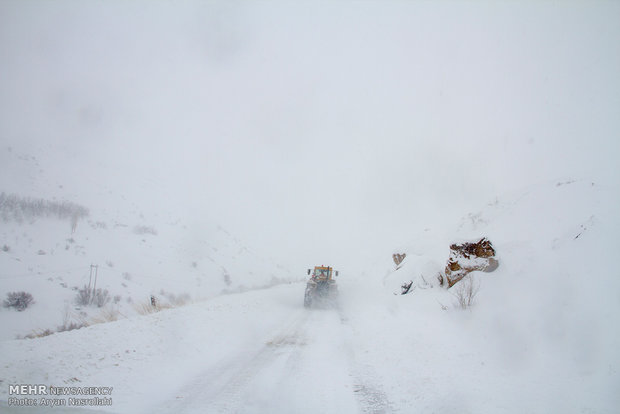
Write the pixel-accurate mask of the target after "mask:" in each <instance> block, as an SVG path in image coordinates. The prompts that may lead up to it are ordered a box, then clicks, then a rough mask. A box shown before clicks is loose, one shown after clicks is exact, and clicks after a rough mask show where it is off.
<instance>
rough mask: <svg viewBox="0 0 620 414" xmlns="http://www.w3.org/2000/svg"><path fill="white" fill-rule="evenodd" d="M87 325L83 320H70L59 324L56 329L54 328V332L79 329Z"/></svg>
mask: <svg viewBox="0 0 620 414" xmlns="http://www.w3.org/2000/svg"><path fill="white" fill-rule="evenodd" d="M87 326H88V324H87V323H86V322H84V321H80V322H75V321H71V322H68V323H64V324H62V325H60V326H59V327H58V329H57V330H56V332H66V331H73V330H75V329H81V328H85V327H87Z"/></svg>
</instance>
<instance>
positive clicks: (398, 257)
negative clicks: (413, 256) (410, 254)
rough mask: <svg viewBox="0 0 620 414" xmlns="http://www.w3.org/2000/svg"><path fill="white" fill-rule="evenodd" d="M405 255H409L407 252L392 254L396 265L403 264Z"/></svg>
mask: <svg viewBox="0 0 620 414" xmlns="http://www.w3.org/2000/svg"><path fill="white" fill-rule="evenodd" d="M405 257H407V253H394V254H393V255H392V259H394V263H396V266H398V265H399V264H401V263H402V262H403V260H405Z"/></svg>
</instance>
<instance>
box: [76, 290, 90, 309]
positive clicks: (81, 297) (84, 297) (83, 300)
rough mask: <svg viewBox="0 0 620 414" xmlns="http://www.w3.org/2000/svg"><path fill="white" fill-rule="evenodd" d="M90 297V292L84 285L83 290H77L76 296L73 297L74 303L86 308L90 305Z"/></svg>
mask: <svg viewBox="0 0 620 414" xmlns="http://www.w3.org/2000/svg"><path fill="white" fill-rule="evenodd" d="M90 296H91V290H90V289H89V288H88V286H86V285H84V287H83V288H81V289H79V290H78V292H77V295H76V297H75V303H77V304H78V305H80V306H88V305H90Z"/></svg>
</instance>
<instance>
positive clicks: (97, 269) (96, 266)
mask: <svg viewBox="0 0 620 414" xmlns="http://www.w3.org/2000/svg"><path fill="white" fill-rule="evenodd" d="M90 267H91V275H92V268H93V267H94V268H95V284H94V285H93V291H92V294H91V295H90V303H93V299H95V290H96V289H97V273H98V271H99V265H90ZM89 286H90V284H89Z"/></svg>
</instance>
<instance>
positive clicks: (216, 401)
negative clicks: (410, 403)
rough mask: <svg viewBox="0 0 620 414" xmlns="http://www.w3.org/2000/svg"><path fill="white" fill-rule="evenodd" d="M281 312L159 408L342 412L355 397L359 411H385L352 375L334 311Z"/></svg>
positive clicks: (349, 352)
mask: <svg viewBox="0 0 620 414" xmlns="http://www.w3.org/2000/svg"><path fill="white" fill-rule="evenodd" d="M285 315H286V317H285V318H284V319H283V321H282V322H283V323H282V325H281V327H278V328H277V329H275V330H273V331H272V332H270V333H269V334H268V335H267V337H268V339H267V340H266V341H264V342H259V343H256V344H255V347H252V348H250V349H247V350H244V352H242V353H241V354H240V355H234V356H233V357H232V358H229V359H224V360H222V361H220V362H218V363H216V364H214V365H213V366H208V367H205V369H204V370H203V371H202V372H201V373H200V374H199V375H198V376H197V377H195V378H188V379H187V380H188V382H187V383H185V384H184V385H183V387H182V388H181V390H180V392H179V393H177V395H175V397H174V399H173V400H169V401H166V402H164V403H163V404H161V406H160V407H159V412H162V413H168V412H231V413H233V412H246V413H291V412H296V413H299V412H321V413H330V412H333V413H336V412H340V413H342V412H355V411H357V402H358V399H359V401H360V402H363V403H364V404H365V408H367V410H365V412H376V411H381V412H386V410H387V408H388V407H387V405H386V404H385V401H384V400H377V398H376V395H375V394H376V393H375V394H373V395H370V392H372V391H371V390H373V388H371V387H370V386H366V385H365V384H362V383H360V382H358V381H357V379H356V378H355V377H354V376H353V374H352V371H351V364H352V353H353V352H354V349H353V348H352V347H351V345H350V344H349V343H348V342H347V339H346V337H345V334H344V329H345V326H344V325H343V319H342V318H341V317H340V313H339V312H338V311H337V310H335V309H331V310H306V309H303V308H301V309H299V310H297V311H294V312H292V313H290V314H285ZM283 316H284V315H283ZM356 397H357V398H356ZM372 404H375V405H376V406H373V405H372ZM375 408H376V410H375ZM205 410H206V411H205Z"/></svg>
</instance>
